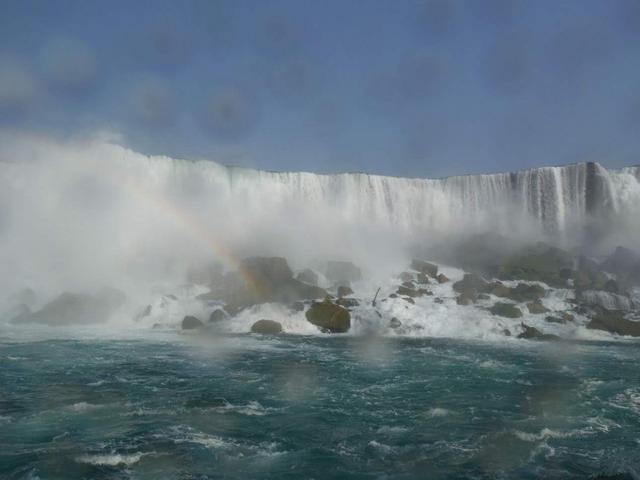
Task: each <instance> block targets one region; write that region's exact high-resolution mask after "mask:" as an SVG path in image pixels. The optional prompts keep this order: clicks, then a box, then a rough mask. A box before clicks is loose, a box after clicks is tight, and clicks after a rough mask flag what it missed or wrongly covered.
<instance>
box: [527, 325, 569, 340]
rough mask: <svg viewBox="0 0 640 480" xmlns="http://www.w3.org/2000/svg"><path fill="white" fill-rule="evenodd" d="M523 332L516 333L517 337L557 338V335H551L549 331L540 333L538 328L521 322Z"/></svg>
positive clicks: (534, 338) (529, 338)
mask: <svg viewBox="0 0 640 480" xmlns="http://www.w3.org/2000/svg"><path fill="white" fill-rule="evenodd" d="M522 328H523V330H524V331H523V332H522V333H520V334H519V335H518V338H525V339H528V340H559V339H560V337H558V336H557V335H551V334H549V333H542V332H541V331H540V330H538V329H537V328H534V327H530V326H529V325H525V324H524V323H523V324H522Z"/></svg>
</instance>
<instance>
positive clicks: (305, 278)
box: [296, 268, 318, 287]
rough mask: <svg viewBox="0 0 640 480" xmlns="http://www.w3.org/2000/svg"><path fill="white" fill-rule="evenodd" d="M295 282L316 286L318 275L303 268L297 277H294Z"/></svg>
mask: <svg viewBox="0 0 640 480" xmlns="http://www.w3.org/2000/svg"><path fill="white" fill-rule="evenodd" d="M296 280H298V281H300V282H303V283H306V284H308V285H314V286H316V287H317V286H318V274H317V273H316V272H314V271H313V270H311V269H310V268H305V269H304V270H302V271H301V272H300V273H298V275H296Z"/></svg>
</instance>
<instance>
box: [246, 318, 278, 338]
mask: <svg viewBox="0 0 640 480" xmlns="http://www.w3.org/2000/svg"><path fill="white" fill-rule="evenodd" d="M251 333H261V334H263V335H277V334H278V333H282V324H281V323H280V322H276V321H275V320H258V321H257V322H256V323H254V324H253V325H251Z"/></svg>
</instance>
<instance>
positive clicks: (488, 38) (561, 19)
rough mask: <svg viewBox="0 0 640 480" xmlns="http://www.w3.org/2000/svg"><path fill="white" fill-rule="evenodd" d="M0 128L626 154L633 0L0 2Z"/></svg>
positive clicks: (385, 151) (512, 162)
mask: <svg viewBox="0 0 640 480" xmlns="http://www.w3.org/2000/svg"><path fill="white" fill-rule="evenodd" d="M0 128H2V129H11V130H35V131H42V132H45V133H48V134H54V135H56V136H62V137H68V136H83V135H89V134H93V133H95V132H102V131H104V132H110V133H113V134H116V135H118V136H119V138H120V141H121V142H122V143H123V144H125V145H127V146H130V147H131V148H133V149H135V150H139V151H142V152H145V153H152V154H167V155H170V156H174V157H184V158H207V159H212V160H216V161H220V162H222V163H229V164H239V165H247V166H255V167H259V168H264V169H271V170H312V171H323V172H326V171H356V170H357V171H367V172H374V173H381V174H390V175H400V176H444V175H451V174H460V173H478V172H494V171H503V170H516V169H521V168H526V167H530V166H538V165H553V164H565V163H572V162H576V161H583V160H595V161H599V162H601V163H602V164H604V165H607V166H621V165H627V164H637V163H640V0H600V1H591V0H573V1H569V0H567V1H562V0H555V1H551V0H530V1H526V0H520V1H518V0H466V1H465V0H433V1H402V0H389V1H382V0H340V1H327V0H322V1H320V0H317V1H307V0H288V1H287V0H282V1H257V0H256V1H249V0H237V1H220V2H214V1H201V2H200V1H190V2H188V1H187V2H179V1H159V0H158V1H142V0H135V1H126V2H125V1H109V2H107V1H97V0H90V1H60V0H56V1H44V0H43V1H25V0H15V1H14V0H0Z"/></svg>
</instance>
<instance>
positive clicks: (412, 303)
mask: <svg viewBox="0 0 640 480" xmlns="http://www.w3.org/2000/svg"><path fill="white" fill-rule="evenodd" d="M402 299H403V300H404V301H405V302H407V303H410V304H411V305H415V303H416V301H415V300H414V299H413V298H411V297H402Z"/></svg>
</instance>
